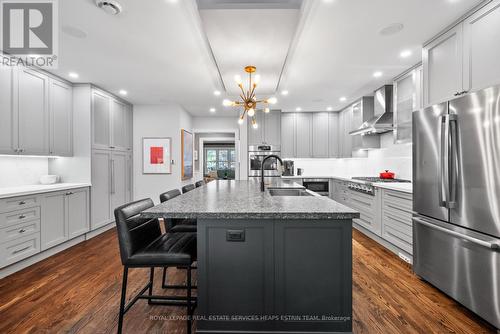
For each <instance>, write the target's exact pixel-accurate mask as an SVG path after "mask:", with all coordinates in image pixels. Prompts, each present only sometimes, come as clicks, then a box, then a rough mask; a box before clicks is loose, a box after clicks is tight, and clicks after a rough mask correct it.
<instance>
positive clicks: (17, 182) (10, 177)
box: [0, 156, 49, 188]
mask: <svg viewBox="0 0 500 334" xmlns="http://www.w3.org/2000/svg"><path fill="white" fill-rule="evenodd" d="M48 160H49V159H48V158H41V157H40V158H38V157H37V158H35V157H11V156H0V188H5V187H16V186H24V185H32V184H39V183H40V182H39V180H40V176H42V175H46V174H48V168H49V167H48Z"/></svg>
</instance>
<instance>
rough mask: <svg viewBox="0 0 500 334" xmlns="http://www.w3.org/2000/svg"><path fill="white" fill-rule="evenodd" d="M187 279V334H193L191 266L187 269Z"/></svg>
mask: <svg viewBox="0 0 500 334" xmlns="http://www.w3.org/2000/svg"><path fill="white" fill-rule="evenodd" d="M186 276H187V278H186V286H187V327H188V328H187V332H188V334H191V327H192V323H191V317H192V309H193V307H192V305H191V266H188V267H187V275H186Z"/></svg>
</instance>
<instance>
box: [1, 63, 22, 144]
mask: <svg viewBox="0 0 500 334" xmlns="http://www.w3.org/2000/svg"><path fill="white" fill-rule="evenodd" d="M15 75H16V70H15V69H14V67H8V66H0V87H2V89H0V154H17V148H18V143H17V139H18V137H17V130H18V127H17V109H16V105H15V104H16V103H17V100H15V99H14V96H16V92H15V85H14V82H15Z"/></svg>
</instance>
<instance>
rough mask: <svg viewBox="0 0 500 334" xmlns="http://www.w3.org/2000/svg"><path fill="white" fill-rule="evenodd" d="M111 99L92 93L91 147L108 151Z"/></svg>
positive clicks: (109, 144)
mask: <svg viewBox="0 0 500 334" xmlns="http://www.w3.org/2000/svg"><path fill="white" fill-rule="evenodd" d="M110 100H111V98H110V97H109V96H108V95H106V94H103V93H101V92H99V91H96V90H94V91H92V147H93V148H98V149H99V148H100V149H108V148H110V146H111V110H110V106H111V104H110V103H111V102H110Z"/></svg>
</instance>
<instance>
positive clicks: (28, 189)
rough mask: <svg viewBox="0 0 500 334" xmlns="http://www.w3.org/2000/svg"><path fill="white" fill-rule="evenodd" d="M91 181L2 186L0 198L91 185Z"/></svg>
mask: <svg viewBox="0 0 500 334" xmlns="http://www.w3.org/2000/svg"><path fill="white" fill-rule="evenodd" d="M90 186H91V184H90V183H56V184H48V185H44V184H33V185H26V186H17V187H6V188H0V198H9V197H17V196H26V195H33V194H41V193H48V192H52V191H59V190H68V189H76V188H84V187H90Z"/></svg>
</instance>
